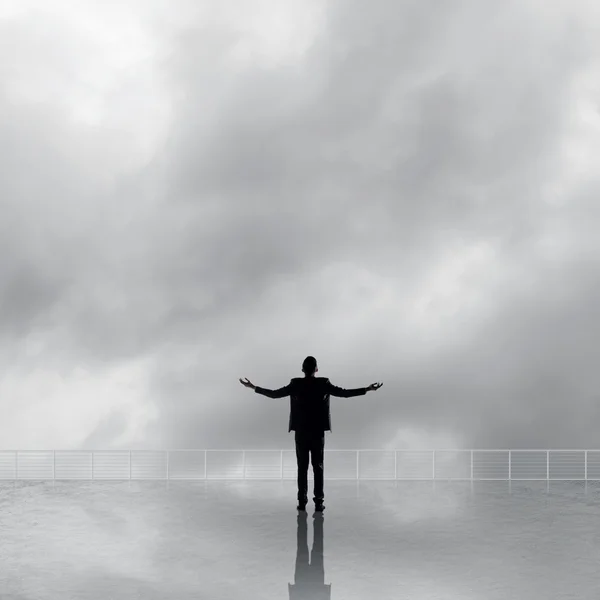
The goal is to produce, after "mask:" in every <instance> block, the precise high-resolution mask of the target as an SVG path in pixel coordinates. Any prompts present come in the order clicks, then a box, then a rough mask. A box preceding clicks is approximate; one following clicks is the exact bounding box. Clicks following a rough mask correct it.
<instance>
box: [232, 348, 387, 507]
mask: <svg viewBox="0 0 600 600" xmlns="http://www.w3.org/2000/svg"><path fill="white" fill-rule="evenodd" d="M318 370H319V369H318V368H317V361H316V359H315V358H314V357H313V356H307V357H306V358H305V359H304V362H303V363H302V372H303V373H304V377H294V378H293V379H292V380H291V381H290V383H289V384H288V385H286V386H285V387H282V388H279V389H278V390H268V389H266V388H261V387H258V386H256V385H254V384H253V383H251V382H250V381H249V380H248V379H247V378H246V381H243V380H242V379H240V383H241V384H242V385H244V386H246V387H249V388H252V389H253V390H254V391H255V392H256V393H258V394H262V395H263V396H268V397H269V398H285V397H286V396H290V420H289V428H288V432H289V431H295V438H296V460H297V462H298V510H305V508H306V504H307V502H308V464H309V454H310V461H311V462H312V466H313V474H314V478H315V479H314V497H313V500H314V503H315V510H317V511H323V510H324V509H325V506H324V504H323V500H324V493H323V455H324V452H325V432H326V431H331V410H330V407H329V397H330V396H336V397H338V398H352V397H354V396H364V395H365V394H366V393H367V392H370V391H374V390H378V389H379V388H380V387H381V386H382V385H383V383H372V384H371V385H370V386H368V387H364V388H356V389H351V390H346V389H343V388H340V387H337V386H335V385H333V384H332V383H331V382H330V381H329V379H328V378H327V377H315V373H317V372H318Z"/></svg>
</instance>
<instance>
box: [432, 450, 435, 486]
mask: <svg viewBox="0 0 600 600" xmlns="http://www.w3.org/2000/svg"><path fill="white" fill-rule="evenodd" d="M432 454H433V470H432V472H431V479H435V450H432Z"/></svg>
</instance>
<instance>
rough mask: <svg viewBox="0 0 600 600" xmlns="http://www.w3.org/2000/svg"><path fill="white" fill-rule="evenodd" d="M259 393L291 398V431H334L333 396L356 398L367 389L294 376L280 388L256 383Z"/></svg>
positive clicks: (325, 379)
mask: <svg viewBox="0 0 600 600" xmlns="http://www.w3.org/2000/svg"><path fill="white" fill-rule="evenodd" d="M254 391H255V392H256V393H257V394H262V395H263V396H268V397H269V398H285V397H286V396H289V397H290V422H289V428H288V432H290V431H331V409H330V406H329V397H330V396H337V397H338V398H352V397H354V396H364V395H365V394H366V393H367V388H364V387H363V388H355V389H351V390H345V389H344V388H340V387H337V386H336V385H333V384H332V383H331V381H329V378H327V377H294V378H293V379H292V380H291V381H290V382H289V384H288V385H286V386H285V387H282V388H279V389H278V390H268V389H266V388H261V387H258V386H256V388H255V390H254Z"/></svg>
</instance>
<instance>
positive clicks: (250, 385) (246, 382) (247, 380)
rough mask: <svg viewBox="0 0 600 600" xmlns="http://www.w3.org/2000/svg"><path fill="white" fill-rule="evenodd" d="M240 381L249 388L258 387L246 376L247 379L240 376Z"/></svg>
mask: <svg viewBox="0 0 600 600" xmlns="http://www.w3.org/2000/svg"><path fill="white" fill-rule="evenodd" d="M240 383H241V384H242V385H244V386H246V387H248V388H252V389H254V388H256V386H255V385H254V384H253V383H252V382H251V381H250V380H249V379H248V378H247V377H246V381H244V380H243V379H241V378H240Z"/></svg>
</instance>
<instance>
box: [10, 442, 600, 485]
mask: <svg viewBox="0 0 600 600" xmlns="http://www.w3.org/2000/svg"><path fill="white" fill-rule="evenodd" d="M209 456H213V458H211V459H209ZM269 457H270V458H269ZM324 468H325V479H327V480H392V481H394V480H463V481H464V480H469V481H518V480H523V481H600V450H531V449H527V450H491V449H483V450H405V449H400V450H399V449H396V450H368V449H365V450H328V449H326V450H325V461H324ZM296 476H297V465H296V454H295V450H188V449H183V450H93V451H91V450H49V451H42V450H3V451H1V450H0V479H9V480H22V479H29V480H31V479H35V480H56V481H58V480H68V479H92V480H156V479H159V480H160V479H166V480H233V479H254V480H270V479H295V478H296ZM309 478H312V468H310V467H309Z"/></svg>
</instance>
